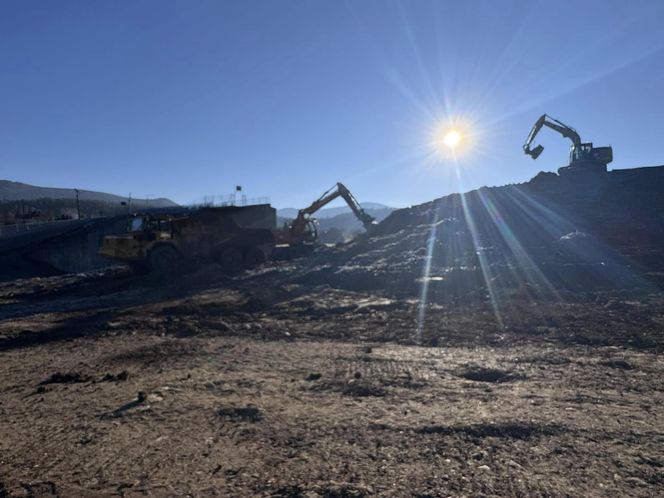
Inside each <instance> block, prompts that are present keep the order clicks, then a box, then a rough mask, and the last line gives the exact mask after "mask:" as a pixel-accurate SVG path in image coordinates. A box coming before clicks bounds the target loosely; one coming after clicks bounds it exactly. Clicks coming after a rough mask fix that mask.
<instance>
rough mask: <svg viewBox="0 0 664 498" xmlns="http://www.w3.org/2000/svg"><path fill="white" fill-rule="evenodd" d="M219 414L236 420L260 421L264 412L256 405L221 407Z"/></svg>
mask: <svg viewBox="0 0 664 498" xmlns="http://www.w3.org/2000/svg"><path fill="white" fill-rule="evenodd" d="M217 414H218V415H219V416H221V417H225V418H229V419H231V420H234V421H247V422H258V421H260V420H262V419H263V413H262V412H261V411H260V410H259V409H258V408H256V407H255V406H245V407H241V408H235V407H233V408H221V409H219V410H218V411H217Z"/></svg>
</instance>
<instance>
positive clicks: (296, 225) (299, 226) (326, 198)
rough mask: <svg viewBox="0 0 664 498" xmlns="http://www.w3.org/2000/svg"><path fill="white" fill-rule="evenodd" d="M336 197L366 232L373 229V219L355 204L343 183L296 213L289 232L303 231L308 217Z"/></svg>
mask: <svg viewBox="0 0 664 498" xmlns="http://www.w3.org/2000/svg"><path fill="white" fill-rule="evenodd" d="M337 197H341V198H343V200H345V201H346V203H347V204H348V207H350V209H351V211H353V214H355V216H357V218H358V219H359V220H360V221H361V222H362V224H363V225H364V228H365V229H366V230H369V229H370V228H372V227H373V225H374V224H375V220H374V218H373V217H372V216H371V215H369V214H367V213H366V212H365V211H364V209H362V207H361V206H360V203H359V202H357V200H356V199H355V197H353V194H351V192H350V190H348V188H347V187H346V186H345V185H344V184H343V183H337V184H336V185H335V186H334V187H332V188H331V189H330V190H328V191H327V192H325V193H324V194H323V195H322V196H320V197H319V198H318V199H316V200H315V201H314V202H312V203H311V205H309V206H307V207H306V208H304V209H300V211H298V213H297V218H296V219H295V221H294V222H293V224H292V225H291V231H292V232H296V233H297V232H300V231H302V230H304V227H305V226H306V225H307V219H308V217H309V216H311V215H312V214H314V213H315V212H316V211H318V210H319V209H321V208H323V207H324V206H326V205H327V204H329V203H330V202H332V201H333V200H334V199H336V198H337Z"/></svg>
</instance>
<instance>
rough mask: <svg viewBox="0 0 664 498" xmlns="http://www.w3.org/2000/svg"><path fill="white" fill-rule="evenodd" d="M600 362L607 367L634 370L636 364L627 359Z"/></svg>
mask: <svg viewBox="0 0 664 498" xmlns="http://www.w3.org/2000/svg"><path fill="white" fill-rule="evenodd" d="M599 364H600V365H603V366H605V367H609V368H616V369H619V370H634V365H632V364H631V363H628V362H626V361H625V360H606V361H600V362H599Z"/></svg>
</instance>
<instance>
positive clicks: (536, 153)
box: [527, 145, 544, 159]
mask: <svg viewBox="0 0 664 498" xmlns="http://www.w3.org/2000/svg"><path fill="white" fill-rule="evenodd" d="M543 150H544V147H542V146H541V145H538V146H537V147H535V148H534V149H533V150H530V151H527V154H528V155H529V156H530V157H532V158H533V159H537V158H538V157H539V155H540V154H541V153H542V151H543Z"/></svg>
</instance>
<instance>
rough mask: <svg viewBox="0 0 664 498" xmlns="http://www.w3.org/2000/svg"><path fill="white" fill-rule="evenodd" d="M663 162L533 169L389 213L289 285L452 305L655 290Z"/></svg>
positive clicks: (661, 262) (662, 240)
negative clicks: (499, 183)
mask: <svg viewBox="0 0 664 498" xmlns="http://www.w3.org/2000/svg"><path fill="white" fill-rule="evenodd" d="M663 220H664V167H653V168H640V169H635V170H617V171H612V172H610V173H606V174H604V175H592V176H587V177H585V176H584V177H578V178H577V177H572V178H570V177H559V176H557V175H555V174H547V173H540V174H539V175H538V176H536V177H535V178H533V179H532V180H531V181H529V182H527V183H524V184H520V185H509V186H505V187H496V188H481V189H479V190H475V191H472V192H468V193H466V194H453V195H449V196H446V197H442V198H440V199H436V200H434V201H431V202H428V203H425V204H421V205H418V206H414V207H411V208H407V209H401V210H397V211H394V212H393V213H392V214H391V215H390V216H388V217H387V218H386V219H385V220H384V221H383V222H381V223H380V224H379V225H378V226H377V228H376V230H375V232H374V233H373V234H372V236H371V237H366V236H364V237H361V238H360V239H358V240H356V241H354V242H352V243H350V244H347V245H343V246H337V247H334V248H326V249H322V250H320V251H319V252H318V253H317V254H316V255H314V257H313V258H311V260H310V261H308V262H307V263H306V271H304V272H300V273H298V274H297V277H296V281H297V282H298V283H306V284H328V285H330V286H333V287H339V288H345V289H351V290H377V289H386V290H389V291H390V292H391V293H393V294H395V295H398V296H418V295H420V294H421V293H422V292H423V284H424V283H426V293H427V295H428V297H429V299H430V300H433V301H437V302H448V301H452V302H456V301H463V300H474V299H483V298H486V297H487V296H488V297H493V298H497V297H499V296H501V295H503V294H506V293H507V294H510V293H514V292H520V293H525V294H528V295H532V296H534V297H537V298H555V297H557V296H558V294H559V293H560V292H567V291H572V292H578V291H595V290H602V289H611V290H616V289H627V290H637V291H646V292H649V291H652V290H655V289H657V288H659V287H661V285H662V284H663V283H664V279H663V275H664V253H662V247H663V245H664V228H663V227H664V224H663V223H662V221H663Z"/></svg>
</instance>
